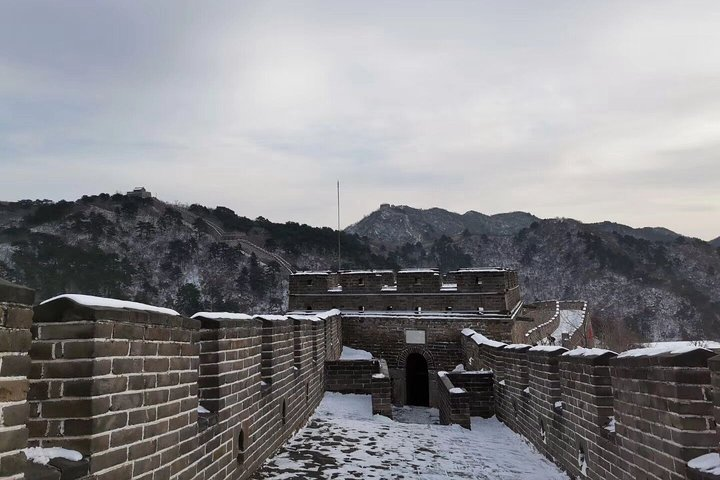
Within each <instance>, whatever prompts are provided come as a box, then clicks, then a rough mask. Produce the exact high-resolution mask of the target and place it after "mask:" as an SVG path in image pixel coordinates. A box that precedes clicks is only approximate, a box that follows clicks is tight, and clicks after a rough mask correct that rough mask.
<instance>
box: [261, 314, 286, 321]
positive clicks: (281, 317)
mask: <svg viewBox="0 0 720 480" xmlns="http://www.w3.org/2000/svg"><path fill="white" fill-rule="evenodd" d="M253 318H259V319H260V320H268V321H271V322H279V321H282V320H287V319H288V317H287V315H270V314H263V315H253Z"/></svg>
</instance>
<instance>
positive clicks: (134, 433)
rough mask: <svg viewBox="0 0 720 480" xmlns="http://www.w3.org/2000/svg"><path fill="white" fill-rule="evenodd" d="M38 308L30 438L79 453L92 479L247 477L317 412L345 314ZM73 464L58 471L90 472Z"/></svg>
mask: <svg viewBox="0 0 720 480" xmlns="http://www.w3.org/2000/svg"><path fill="white" fill-rule="evenodd" d="M35 316H36V318H37V319H38V320H39V321H38V323H37V324H36V325H35V326H34V327H33V332H34V333H35V336H36V338H37V340H36V341H35V342H34V343H33V352H32V356H33V359H32V366H33V372H34V375H33V376H34V379H33V380H32V385H31V393H32V395H33V397H32V407H33V408H32V412H33V418H31V419H30V431H31V432H32V439H31V440H32V442H33V444H36V445H43V446H63V447H67V448H71V449H74V450H79V451H80V452H81V453H83V454H84V455H85V456H86V460H85V462H86V463H89V468H90V475H91V476H92V478H93V479H104V478H108V479H110V478H112V479H115V478H118V479H120V478H137V479H142V480H150V479H153V480H154V479H173V480H175V479H177V480H180V479H182V480H185V479H188V480H189V479H194V480H205V479H217V480H220V479H233V480H237V479H246V478H249V477H250V476H251V475H252V473H253V472H254V471H255V470H257V468H258V467H259V466H260V465H261V464H262V463H263V462H264V461H265V459H267V458H268V457H269V456H270V455H272V454H273V453H274V452H275V451H276V450H277V449H278V448H280V447H281V446H282V444H283V443H284V442H285V441H286V440H287V439H288V438H289V437H290V436H291V435H292V433H293V432H295V431H297V429H299V428H300V427H301V426H302V425H303V424H304V423H305V422H306V421H307V419H308V418H309V416H310V415H311V414H312V412H313V411H314V410H315V408H316V407H317V405H318V404H319V402H320V400H321V399H322V396H323V392H324V383H325V380H324V362H325V355H326V345H330V347H329V348H328V349H327V350H328V351H329V350H335V351H337V350H338V349H337V347H336V346H335V345H338V344H341V340H340V339H339V338H338V334H339V318H338V317H337V316H331V317H328V318H318V317H314V316H313V317H304V318H303V317H300V318H279V317H272V320H271V319H269V318H268V319H265V320H263V319H262V318H260V319H250V318H248V319H247V320H230V319H223V320H220V321H217V320H216V321H213V320H211V319H200V320H190V319H186V318H183V317H175V316H162V315H158V314H147V313H143V312H137V311H129V310H123V311H116V310H107V311H106V310H97V309H91V308H86V307H80V306H73V305H71V304H67V303H61V304H58V303H55V304H54V305H52V307H38V308H36V311H35ZM297 337H299V338H300V341H299V342H296V338H297ZM263 351H264V352H266V353H267V352H271V354H270V355H269V356H268V355H267V354H266V356H265V358H264V359H263V357H262V353H263ZM333 355H334V354H333ZM262 367H265V371H264V372H262V371H261V368H262ZM198 372H199V376H198ZM262 373H265V374H266V375H267V377H266V378H267V379H268V380H269V382H267V383H268V385H267V387H263V386H262ZM61 394H62V396H61ZM199 405H201V406H202V407H204V408H206V409H207V410H209V412H208V413H198V406H199ZM78 463H81V462H78ZM66 466H67V465H66ZM67 467H68V468H63V469H62V475H63V477H62V478H68V479H71V478H79V477H80V476H82V478H85V477H84V476H83V475H84V473H83V472H79V473H77V472H75V473H73V472H71V468H69V466H67ZM73 468H76V467H75V466H73ZM76 470H77V469H76ZM45 473H47V471H46V472H45ZM33 474H34V473H33ZM58 475H59V474H58ZM48 478H59V477H54V476H49V477H48ZM88 478H90V477H88Z"/></svg>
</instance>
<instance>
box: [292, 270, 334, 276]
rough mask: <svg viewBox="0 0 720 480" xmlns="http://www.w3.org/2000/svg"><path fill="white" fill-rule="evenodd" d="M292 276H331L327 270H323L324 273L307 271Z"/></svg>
mask: <svg viewBox="0 0 720 480" xmlns="http://www.w3.org/2000/svg"><path fill="white" fill-rule="evenodd" d="M292 275H330V272H328V271H327V270H322V271H320V270H318V271H316V272H313V271H310V270H307V271H304V272H295V273H293V274H292Z"/></svg>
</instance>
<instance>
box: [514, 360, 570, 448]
mask: <svg viewBox="0 0 720 480" xmlns="http://www.w3.org/2000/svg"><path fill="white" fill-rule="evenodd" d="M565 351H566V350H565V349H563V348H559V349H557V350H548V351H528V352H527V357H528V393H527V394H526V395H525V398H527V403H528V411H527V416H526V417H525V418H526V419H529V421H527V422H526V423H525V424H524V425H523V430H522V433H523V435H525V437H526V438H529V439H530V440H531V441H532V442H533V444H535V445H536V446H537V448H538V450H539V451H540V452H542V453H543V454H544V455H545V456H547V457H548V458H550V459H552V460H554V461H557V459H558V457H559V456H560V452H561V451H562V450H563V448H562V442H563V440H564V436H565V433H564V423H563V418H562V416H561V413H562V412H561V411H560V410H559V409H558V408H557V407H556V404H557V403H558V402H560V401H561V387H560V367H559V364H560V358H561V355H562V354H563V353H564V352H565ZM521 424H522V421H521Z"/></svg>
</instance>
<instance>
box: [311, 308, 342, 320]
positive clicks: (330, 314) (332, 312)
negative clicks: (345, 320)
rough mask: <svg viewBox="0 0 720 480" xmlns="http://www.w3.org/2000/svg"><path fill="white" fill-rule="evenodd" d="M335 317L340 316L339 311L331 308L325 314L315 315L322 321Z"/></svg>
mask: <svg viewBox="0 0 720 480" xmlns="http://www.w3.org/2000/svg"><path fill="white" fill-rule="evenodd" d="M337 315H340V310H338V309H337V308H333V309H332V310H328V311H327V312H322V313H316V314H315V316H316V317H318V318H322V319H323V320H325V319H328V318H330V317H335V316H337Z"/></svg>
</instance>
